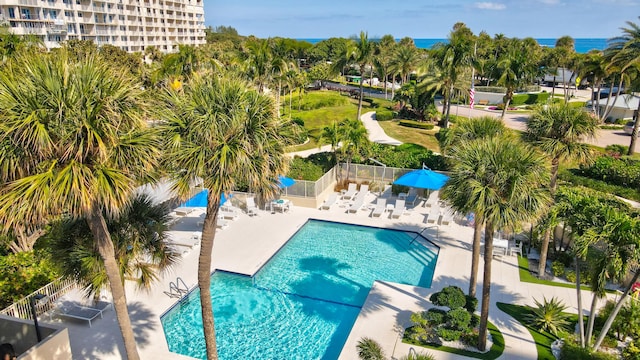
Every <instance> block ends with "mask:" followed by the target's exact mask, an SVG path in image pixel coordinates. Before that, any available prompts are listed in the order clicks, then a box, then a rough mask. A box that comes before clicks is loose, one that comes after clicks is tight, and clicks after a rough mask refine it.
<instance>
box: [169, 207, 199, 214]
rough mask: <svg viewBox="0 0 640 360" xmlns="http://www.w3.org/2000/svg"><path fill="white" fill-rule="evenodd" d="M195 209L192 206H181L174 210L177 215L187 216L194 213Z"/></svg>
mask: <svg viewBox="0 0 640 360" xmlns="http://www.w3.org/2000/svg"><path fill="white" fill-rule="evenodd" d="M194 210H195V209H194V208H192V207H184V206H183V207H179V208H175V209H174V210H173V212H175V213H176V215H179V216H185V215H189V214H190V213H192V212H193V211H194Z"/></svg>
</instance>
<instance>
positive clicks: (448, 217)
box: [438, 207, 453, 225]
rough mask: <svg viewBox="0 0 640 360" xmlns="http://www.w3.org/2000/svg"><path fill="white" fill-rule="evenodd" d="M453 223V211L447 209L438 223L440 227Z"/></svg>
mask: <svg viewBox="0 0 640 360" xmlns="http://www.w3.org/2000/svg"><path fill="white" fill-rule="evenodd" d="M452 221H453V210H452V209H451V208H449V207H447V208H446V209H444V211H443V212H442V216H441V217H440V222H439V223H438V225H449V223H450V222H452Z"/></svg>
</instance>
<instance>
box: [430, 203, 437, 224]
mask: <svg viewBox="0 0 640 360" xmlns="http://www.w3.org/2000/svg"><path fill="white" fill-rule="evenodd" d="M439 219H440V205H439V204H438V203H437V202H436V203H435V204H434V205H433V206H431V211H429V217H428V218H427V223H430V224H436V223H438V220H439Z"/></svg>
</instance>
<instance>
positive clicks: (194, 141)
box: [162, 74, 289, 359]
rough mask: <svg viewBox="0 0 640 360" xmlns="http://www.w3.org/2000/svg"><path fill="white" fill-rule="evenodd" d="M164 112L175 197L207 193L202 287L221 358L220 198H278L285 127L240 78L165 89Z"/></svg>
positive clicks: (209, 341)
mask: <svg viewBox="0 0 640 360" xmlns="http://www.w3.org/2000/svg"><path fill="white" fill-rule="evenodd" d="M163 106H164V108H165V114H166V115H165V116H166V117H167V120H166V122H165V124H163V126H162V128H163V133H164V139H166V143H165V144H164V146H165V149H166V153H165V155H166V157H165V161H166V166H167V167H168V168H169V170H170V171H171V178H172V179H173V180H175V184H176V185H175V189H174V190H176V191H177V192H178V193H179V194H181V195H182V196H184V197H186V196H187V195H188V193H189V190H190V185H191V184H192V183H193V181H194V180H195V179H196V178H200V179H202V183H203V185H204V187H206V188H207V189H209V195H208V198H207V201H208V202H207V212H206V216H205V219H204V226H203V228H202V244H201V248H200V256H199V258H198V286H199V287H200V301H201V304H202V323H203V327H204V336H205V342H206V346H207V358H208V359H217V358H218V354H217V347H216V336H215V328H214V317H213V309H212V305H211V290H210V284H211V278H210V276H211V273H210V272H211V258H212V251H213V244H214V240H215V229H216V222H217V218H218V210H219V207H220V197H221V194H223V193H229V192H231V191H233V190H234V188H235V186H236V184H238V183H243V184H247V185H248V186H249V188H250V189H253V190H254V191H257V192H258V193H259V194H260V195H261V196H263V197H266V198H269V197H272V196H274V195H275V194H276V193H277V191H278V190H279V189H278V186H277V177H278V175H281V174H285V173H286V170H287V167H288V165H289V162H288V161H289V160H288V158H287V157H286V155H285V154H284V146H285V144H286V142H285V141H284V140H285V139H282V137H281V135H280V130H281V128H282V123H281V121H280V120H279V119H278V117H277V116H276V110H275V106H274V103H273V100H272V98H271V97H269V96H266V95H263V94H260V93H259V92H258V91H256V90H253V88H252V87H251V86H249V85H248V84H246V83H244V82H243V81H241V80H239V79H236V78H228V77H225V76H220V77H219V76H215V75H212V74H203V75H198V76H195V77H194V78H193V79H192V81H191V82H190V83H188V84H186V85H185V88H184V90H183V92H175V91H171V90H167V92H166V93H165V95H164V97H163Z"/></svg>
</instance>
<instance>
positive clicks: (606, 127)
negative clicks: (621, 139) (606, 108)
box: [598, 125, 624, 130]
mask: <svg viewBox="0 0 640 360" xmlns="http://www.w3.org/2000/svg"><path fill="white" fill-rule="evenodd" d="M598 127H599V128H600V129H601V130H622V129H624V125H599V126H598Z"/></svg>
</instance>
